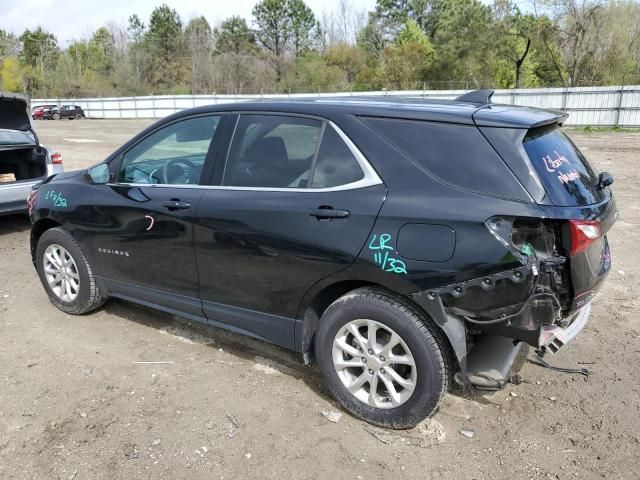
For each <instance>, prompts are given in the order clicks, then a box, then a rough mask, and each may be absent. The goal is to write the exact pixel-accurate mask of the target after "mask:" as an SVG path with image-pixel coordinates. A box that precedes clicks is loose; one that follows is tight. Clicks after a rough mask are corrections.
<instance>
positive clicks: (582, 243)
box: [569, 220, 602, 256]
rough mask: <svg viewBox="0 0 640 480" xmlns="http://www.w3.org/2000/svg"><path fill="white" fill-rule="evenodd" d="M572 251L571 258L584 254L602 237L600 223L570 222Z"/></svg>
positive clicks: (592, 221) (586, 221)
mask: <svg viewBox="0 0 640 480" xmlns="http://www.w3.org/2000/svg"><path fill="white" fill-rule="evenodd" d="M569 228H570V230H571V250H570V251H569V256H573V255H576V254H578V253H580V252H584V251H585V250H586V249H587V248H589V246H590V245H591V244H592V243H593V242H595V241H596V240H598V239H599V238H600V237H601V236H602V230H601V228H600V222H597V221H595V220H569Z"/></svg>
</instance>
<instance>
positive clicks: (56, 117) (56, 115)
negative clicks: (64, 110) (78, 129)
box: [51, 113, 60, 120]
mask: <svg viewBox="0 0 640 480" xmlns="http://www.w3.org/2000/svg"><path fill="white" fill-rule="evenodd" d="M51 118H53V119H54V120H60V114H59V113H54V114H53V115H52V117H51Z"/></svg>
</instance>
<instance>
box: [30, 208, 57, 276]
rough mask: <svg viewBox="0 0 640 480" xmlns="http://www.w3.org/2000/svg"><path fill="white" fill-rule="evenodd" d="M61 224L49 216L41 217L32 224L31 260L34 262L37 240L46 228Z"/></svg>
mask: <svg viewBox="0 0 640 480" xmlns="http://www.w3.org/2000/svg"><path fill="white" fill-rule="evenodd" d="M59 226H61V225H60V223H58V222H56V221H55V220H52V219H50V218H42V219H40V220H38V221H37V222H36V223H34V224H33V226H32V227H31V261H32V262H33V264H34V265H35V264H36V250H37V249H38V242H39V241H40V237H42V234H43V233H44V232H46V231H47V230H50V229H52V228H56V227H59Z"/></svg>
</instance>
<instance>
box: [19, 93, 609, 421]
mask: <svg viewBox="0 0 640 480" xmlns="http://www.w3.org/2000/svg"><path fill="white" fill-rule="evenodd" d="M490 93H491V92H486V91H478V92H473V93H470V94H467V95H465V96H463V97H461V98H459V99H457V100H456V101H431V100H423V99H413V98H408V99H404V100H386V99H367V98H362V99H356V98H351V99H337V100H327V99H325V100H315V101H313V100H309V101H296V102H274V101H271V102H258V103H237V104H232V105H216V106H207V107H201V108H195V109H191V110H186V111H182V112H180V113H177V114H174V115H171V116H169V117H167V118H165V119H163V120H161V121H159V122H158V123H156V124H154V125H152V126H151V127H149V128H147V129H146V130H145V131H143V132H142V133H140V134H139V135H137V136H136V137H135V138H134V139H132V140H131V141H129V142H128V143H127V144H126V145H124V146H123V147H121V148H119V149H118V150H117V151H116V152H115V153H113V154H112V155H111V156H110V157H109V158H107V159H106V160H105V161H104V162H102V163H100V164H98V165H96V166H94V167H92V168H89V169H88V170H84V171H79V172H69V173H63V174H58V175H56V176H52V177H49V178H48V179H47V180H45V181H43V182H42V183H41V184H40V185H39V186H38V187H36V188H35V189H34V191H33V192H32V194H31V197H30V199H29V205H30V214H31V220H32V223H33V228H32V233H31V252H32V255H33V262H34V265H35V266H36V268H37V271H38V274H39V276H40V279H41V280H42V284H43V285H44V288H45V290H46V292H47V295H48V296H49V298H50V299H51V302H52V303H53V304H54V305H55V306H57V307H58V308H60V309H61V310H63V311H65V312H68V313H73V314H82V313H86V312H89V311H92V310H95V309H96V308H98V307H100V305H102V304H103V303H104V302H105V300H106V299H107V298H108V297H116V298H120V299H125V300H129V301H132V302H136V303H139V304H142V305H145V306H149V307H153V308H157V309H160V310H164V311H166V312H171V313H174V314H178V315H180V316H182V317H186V318H188V319H193V320H198V321H201V322H204V323H207V324H210V325H214V326H218V327H223V328H227V329H230V330H233V331H236V332H241V333H244V334H247V335H251V336H253V337H256V338H259V339H263V340H267V341H269V342H273V343H275V344H277V345H281V346H283V347H286V348H289V349H293V350H296V351H299V352H301V353H302V354H303V355H304V359H305V361H306V362H311V361H313V360H316V361H317V362H318V364H319V366H320V368H321V370H322V371H323V373H324V374H325V376H326V381H327V385H328V388H329V390H330V392H331V393H332V394H333V395H334V396H335V398H337V400H338V401H339V402H340V403H341V404H342V405H343V406H344V407H345V408H346V409H347V410H348V411H350V412H351V413H353V414H355V415H357V416H359V417H361V418H363V419H365V420H367V421H369V422H372V423H375V424H378V425H383V426H388V427H394V428H404V427H409V426H412V425H415V424H416V423H417V422H419V421H420V420H421V419H423V418H425V417H426V416H428V415H430V414H431V413H432V412H433V411H434V410H435V409H436V407H437V406H438V404H439V402H440V400H441V399H442V396H443V395H444V393H445V391H446V390H447V388H448V385H449V384H450V382H451V380H452V379H455V380H457V382H458V383H460V384H461V385H463V386H465V387H469V386H471V385H475V386H478V387H480V388H500V387H501V386H503V385H504V383H505V382H506V381H507V380H508V379H509V377H510V373H509V371H510V369H511V367H512V364H513V363H514V359H515V358H516V357H517V356H518V354H519V352H520V349H521V347H522V346H523V345H526V344H529V345H532V346H533V347H534V348H535V349H537V351H538V352H539V353H540V354H543V353H544V352H551V353H555V352H556V351H557V350H558V349H559V348H561V347H562V345H564V344H565V343H566V342H568V341H569V340H571V339H572V338H573V337H574V336H575V335H576V334H577V333H578V332H579V331H580V330H581V328H582V327H583V326H584V324H585V323H586V321H587V317H588V315H589V310H590V301H591V299H592V297H593V295H594V294H595V292H596V290H597V289H598V287H599V286H600V285H601V284H602V281H603V279H604V278H605V276H606V274H607V273H608V271H609V269H610V266H611V257H610V254H609V247H608V243H607V237H606V233H607V231H608V230H609V229H610V228H611V226H612V225H613V223H614V221H615V218H616V208H615V203H614V199H613V196H612V193H611V191H610V188H609V185H610V184H611V182H612V181H613V180H612V178H611V176H610V175H608V174H607V173H602V174H598V173H596V172H595V171H594V169H593V168H592V167H591V166H590V165H589V163H588V162H587V160H586V159H585V158H584V156H583V155H582V154H581V153H580V151H578V149H577V148H576V147H575V145H574V144H573V143H572V142H571V140H570V139H569V138H568V137H567V135H566V134H565V133H564V131H563V129H562V128H561V124H562V122H563V121H564V120H565V118H566V115H565V114H563V113H559V112H554V111H545V110H536V109H530V108H523V107H514V106H507V105H495V104H492V103H490ZM514 340H515V341H514Z"/></svg>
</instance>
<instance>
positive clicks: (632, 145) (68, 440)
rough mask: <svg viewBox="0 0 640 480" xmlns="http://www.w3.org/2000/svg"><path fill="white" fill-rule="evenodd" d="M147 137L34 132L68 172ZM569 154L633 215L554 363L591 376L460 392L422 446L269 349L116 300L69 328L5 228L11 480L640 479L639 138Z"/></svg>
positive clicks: (13, 226) (550, 375)
mask: <svg viewBox="0 0 640 480" xmlns="http://www.w3.org/2000/svg"><path fill="white" fill-rule="evenodd" d="M148 123H149V121H143V120H137V121H126V120H119V121H106V120H105V121H99V120H93V121H89V120H85V121H73V122H69V121H59V122H53V121H52V122H38V123H37V128H38V131H39V133H40V135H41V137H42V139H43V142H44V143H45V144H47V145H49V146H50V147H52V148H54V149H55V150H58V151H60V152H62V154H63V156H64V160H65V165H66V168H67V169H72V168H80V167H82V166H87V165H90V164H93V163H96V162H98V161H100V160H101V159H103V158H104V157H105V156H106V155H107V154H108V153H109V152H110V151H112V150H113V149H114V148H115V147H117V146H118V145H120V144H121V143H123V142H124V141H125V140H126V139H127V138H129V137H131V136H133V135H134V134H135V133H137V132H138V131H139V130H140V129H141V128H143V127H144V126H145V125H147V124H148ZM573 138H574V139H575V140H576V142H577V143H578V144H579V146H580V147H581V148H582V149H583V150H584V152H585V153H586V154H587V156H588V157H590V158H591V160H592V161H593V162H594V163H595V164H596V166H597V167H599V168H600V169H602V170H608V171H609V172H611V173H612V174H613V175H614V177H615V178H616V182H615V191H616V195H617V200H618V204H619V207H620V209H621V218H620V220H619V221H618V223H617V224H616V226H615V228H614V230H613V231H612V232H611V233H610V236H609V239H610V243H611V247H612V251H613V256H614V266H613V269H612V272H611V275H610V276H609V279H608V281H607V283H606V286H605V288H604V289H603V290H602V291H601V293H600V294H599V295H598V297H597V298H596V300H595V301H594V308H593V310H592V316H591V319H590V322H589V324H588V325H587V327H586V329H585V330H584V331H583V332H582V334H581V335H580V336H579V337H578V338H577V339H576V340H575V341H574V342H573V343H571V344H570V345H569V346H567V347H566V348H565V349H564V350H563V351H562V352H561V353H559V354H558V355H557V356H555V357H549V358H548V359H549V361H550V362H552V363H555V364H558V365H563V366H571V367H575V366H579V365H582V366H585V367H587V368H588V369H589V370H590V371H591V375H590V376H589V378H588V379H586V378H584V377H582V376H577V375H569V374H563V373H558V372H554V371H550V370H546V369H543V368H540V367H537V366H535V365H533V364H530V363H525V364H524V366H523V368H522V370H521V372H520V373H521V375H522V376H523V378H524V380H525V382H524V383H522V384H520V385H517V386H516V385H509V386H507V387H506V388H505V389H504V390H502V391H500V392H495V393H475V394H473V395H472V396H471V397H468V398H464V397H463V396H461V395H460V394H458V393H456V392H453V393H451V394H449V395H447V396H446V398H445V401H444V403H443V405H442V407H441V408H440V410H439V411H438V412H437V413H436V414H435V416H434V417H433V419H431V420H428V421H426V422H424V423H422V424H421V425H419V426H418V427H416V428H414V429H412V430H408V431H400V432H394V431H385V430H382V429H379V428H375V427H372V426H370V425H368V424H366V423H363V422H361V421H359V420H356V419H354V418H352V417H350V416H349V415H347V414H345V413H344V412H341V411H340V409H339V408H338V407H337V405H335V404H334V402H333V401H332V400H331V399H330V398H329V396H328V395H327V393H326V391H325V389H324V388H323V386H322V378H321V376H320V375H319V373H318V371H317V370H316V369H315V368H309V367H305V366H303V365H302V363H301V360H300V358H299V357H298V356H296V355H294V354H291V353H289V352H287V351H284V350H282V349H279V348H276V347H273V346H270V345H267V344H265V343H262V342H259V341H256V340H252V339H249V338H245V337H240V336H238V335H234V334H230V333H226V332H223V331H221V330H217V329H215V328H210V327H205V326H199V325H190V324H189V323H188V322H187V321H185V320H181V319H179V318H174V317H171V316H167V315H164V314H162V313H157V312H153V311H149V310H145V309H142V308H139V307H136V306H134V305H131V304H127V303H124V302H119V301H111V302H109V303H108V304H107V305H106V306H105V307H103V308H102V309H100V310H99V311H97V312H95V313H93V314H90V315H86V316H69V315H66V314H65V313H63V312H61V311H59V310H57V309H56V308H54V307H53V306H52V305H51V304H50V303H49V302H48V300H47V298H46V296H45V294H44V291H43V289H42V287H41V285H40V283H39V280H38V278H37V276H36V273H35V271H34V269H33V266H32V264H31V260H30V258H29V252H28V238H29V223H28V220H27V219H25V218H23V217H19V216H13V217H6V218H2V219H0V265H1V268H2V270H1V272H2V273H1V274H0V478H3V479H22V478H34V479H44V478H46V479H68V480H71V479H129V478H172V479H200V478H202V479H204V478H206V479H212V478H220V479H223V478H227V479H233V478H269V479H281V478H285V477H289V478H296V479H297V478H309V479H315V478H335V479H342V478H350V479H356V478H362V479H371V478H400V479H403V478H407V479H410V478H419V479H445V478H446V479H458V478H459V479H471V478H474V479H502V478H504V479H507V478H509V479H512V478H554V479H568V478H581V479H585V478H586V479H589V478H607V479H611V478H628V479H637V478H640V398H639V392H640V387H639V385H640V373H639V369H638V363H639V361H640V346H639V340H640V320H639V318H640V301H639V300H638V298H637V291H638V283H639V277H638V273H639V272H640V257H639V256H638V249H637V245H638V241H639V234H638V230H636V229H637V228H638V227H639V224H638V218H640V215H639V214H640V188H639V187H640V169H639V168H638V165H636V164H635V162H636V161H638V151H639V150H640V135H639V134H627V133H589V134H585V133H578V132H574V133H573ZM140 362H161V363H140ZM340 413H341V414H342V415H341V416H340V415H339V414H340ZM331 420H333V421H331ZM335 420H337V421H335ZM461 430H463V431H465V432H466V433H467V434H468V435H469V436H466V435H464V434H461V433H460V431H461ZM468 432H472V433H468Z"/></svg>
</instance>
